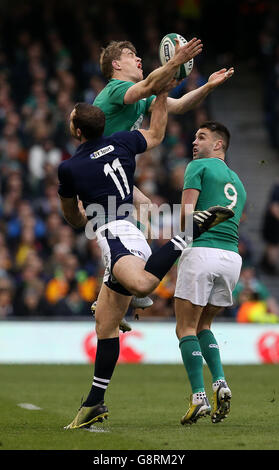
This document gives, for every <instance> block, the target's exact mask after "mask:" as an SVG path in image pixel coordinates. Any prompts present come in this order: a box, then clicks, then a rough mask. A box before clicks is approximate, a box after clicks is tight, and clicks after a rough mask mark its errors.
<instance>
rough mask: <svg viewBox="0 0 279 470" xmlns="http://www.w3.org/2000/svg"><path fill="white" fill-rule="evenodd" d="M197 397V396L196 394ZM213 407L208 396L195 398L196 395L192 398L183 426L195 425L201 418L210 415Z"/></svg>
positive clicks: (183, 419)
mask: <svg viewBox="0 0 279 470" xmlns="http://www.w3.org/2000/svg"><path fill="white" fill-rule="evenodd" d="M195 395H197V394H195ZM210 411H211V406H210V404H209V402H208V399H207V397H206V396H203V397H202V398H195V397H194V395H191V396H190V403H189V409H188V410H187V412H186V413H185V415H184V416H182V418H181V420H180V422H181V424H183V425H184V424H194V423H196V422H197V420H198V419H199V418H202V417H206V416H207V415H210Z"/></svg>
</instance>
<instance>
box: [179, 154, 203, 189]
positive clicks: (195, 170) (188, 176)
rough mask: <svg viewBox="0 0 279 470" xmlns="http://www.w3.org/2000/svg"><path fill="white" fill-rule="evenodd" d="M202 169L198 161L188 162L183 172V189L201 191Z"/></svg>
mask: <svg viewBox="0 0 279 470" xmlns="http://www.w3.org/2000/svg"><path fill="white" fill-rule="evenodd" d="M203 172H204V168H203V166H202V165H201V164H200V162H199V161H194V160H193V161H192V162H190V163H189V164H188V165H187V167H186V170H185V174H184V186H183V189H197V190H199V191H201V190H202V180H203Z"/></svg>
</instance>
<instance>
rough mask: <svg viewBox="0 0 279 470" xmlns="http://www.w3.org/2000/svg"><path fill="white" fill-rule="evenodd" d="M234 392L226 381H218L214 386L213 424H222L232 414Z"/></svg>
mask: <svg viewBox="0 0 279 470" xmlns="http://www.w3.org/2000/svg"><path fill="white" fill-rule="evenodd" d="M231 398H232V392H231V391H230V389H229V387H228V385H227V382H226V381H225V380H218V381H217V382H215V383H214V384H213V409H212V413H211V421H212V423H220V422H221V421H223V420H224V419H225V418H226V417H227V416H228V414H229V412H230V407H231Z"/></svg>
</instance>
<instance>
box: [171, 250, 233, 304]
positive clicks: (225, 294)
mask: <svg viewBox="0 0 279 470" xmlns="http://www.w3.org/2000/svg"><path fill="white" fill-rule="evenodd" d="M241 265H242V258H241V256H240V255H239V254H238V253H235V252H234V251H228V250H221V249H217V248H207V247H191V248H186V249H185V250H184V251H183V252H182V255H181V257H180V259H179V263H178V269H177V281H176V289H175V294H174V296H175V297H178V298H180V299H186V300H189V301H190V302H191V303H192V304H194V305H201V306H205V305H207V304H208V303H209V304H211V305H215V306H217V307H228V306H230V305H232V304H233V298H232V291H233V290H234V288H235V286H236V283H237V282H238V279H239V275H240V270H241Z"/></svg>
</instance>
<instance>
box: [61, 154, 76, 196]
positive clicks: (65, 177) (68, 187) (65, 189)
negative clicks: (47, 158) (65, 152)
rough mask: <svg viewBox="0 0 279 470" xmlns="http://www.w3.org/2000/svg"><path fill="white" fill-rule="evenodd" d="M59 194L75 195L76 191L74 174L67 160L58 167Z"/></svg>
mask: <svg viewBox="0 0 279 470" xmlns="http://www.w3.org/2000/svg"><path fill="white" fill-rule="evenodd" d="M58 181H59V186H58V194H60V196H62V197H74V196H76V192H75V190H74V185H73V180H72V175H71V173H70V169H69V167H68V166H67V164H66V162H62V163H60V165H59V167H58Z"/></svg>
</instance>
